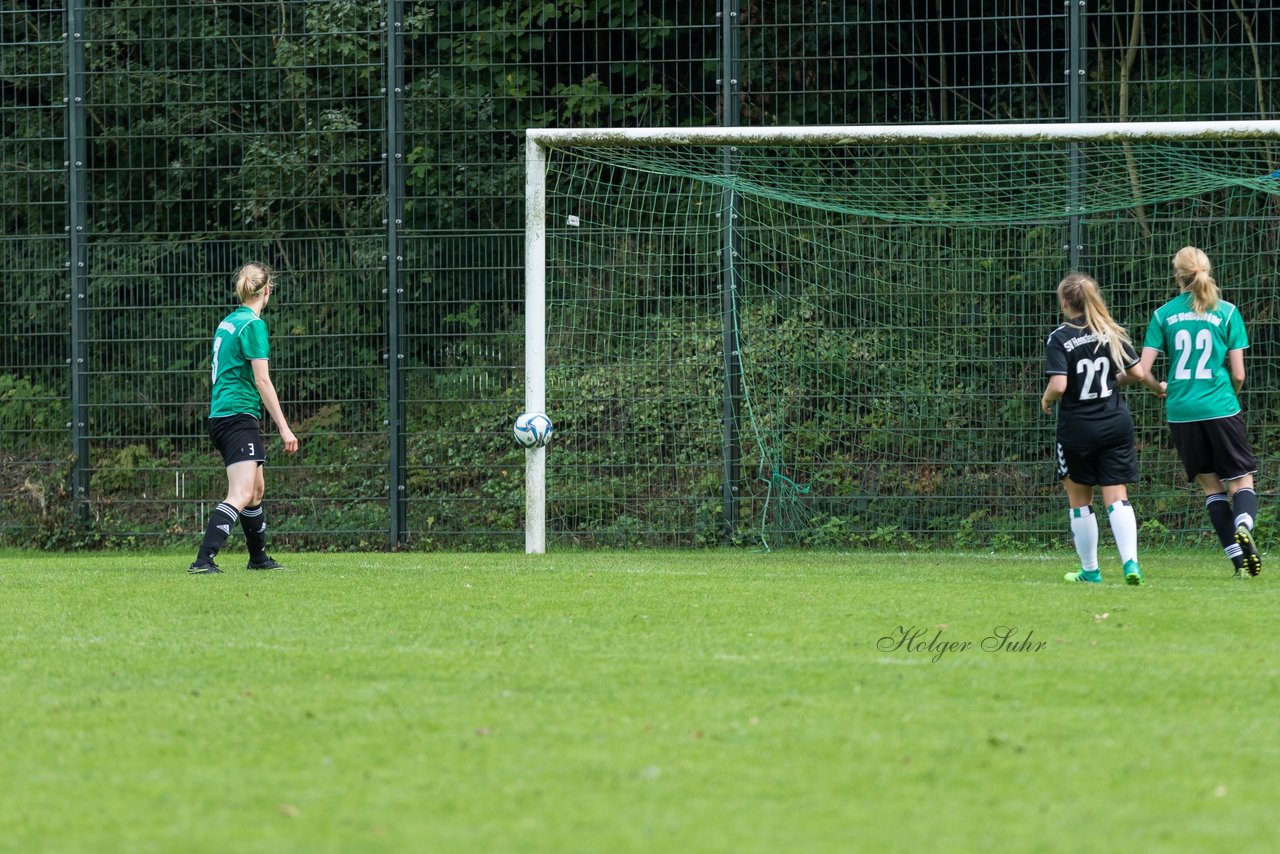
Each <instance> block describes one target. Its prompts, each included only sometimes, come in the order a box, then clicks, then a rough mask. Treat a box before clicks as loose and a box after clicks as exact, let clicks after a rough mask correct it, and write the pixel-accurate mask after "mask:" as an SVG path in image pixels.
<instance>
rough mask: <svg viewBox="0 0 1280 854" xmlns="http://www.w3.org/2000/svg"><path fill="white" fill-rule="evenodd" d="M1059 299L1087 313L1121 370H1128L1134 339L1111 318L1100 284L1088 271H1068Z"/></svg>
mask: <svg viewBox="0 0 1280 854" xmlns="http://www.w3.org/2000/svg"><path fill="white" fill-rule="evenodd" d="M1058 299H1060V300H1062V302H1063V303H1065V304H1066V306H1067V307H1068V308H1069V309H1071V311H1072V312H1073V313H1079V314H1081V315H1083V316H1084V325H1085V326H1087V327H1088V328H1089V329H1092V330H1093V333H1094V334H1095V335H1097V336H1098V343H1099V344H1102V345H1103V346H1105V347H1106V348H1107V351H1108V352H1109V353H1110V354H1111V364H1113V365H1115V367H1116V371H1117V373H1121V374H1123V373H1125V370H1126V364H1125V363H1126V362H1127V361H1128V359H1126V358H1125V351H1124V345H1126V344H1128V345H1129V346H1133V342H1132V341H1130V340H1129V334H1128V333H1127V332H1126V331H1125V328H1124V327H1123V326H1121V325H1120V324H1118V323H1116V322H1115V320H1114V319H1113V318H1112V317H1111V312H1110V311H1108V310H1107V303H1106V301H1105V300H1103V299H1102V292H1101V291H1100V290H1099V288H1098V283H1097V282H1096V281H1094V280H1093V278H1092V277H1090V276H1086V275H1085V274H1084V273H1068V274H1067V275H1066V277H1065V278H1064V279H1063V280H1062V281H1061V282H1059V283H1058Z"/></svg>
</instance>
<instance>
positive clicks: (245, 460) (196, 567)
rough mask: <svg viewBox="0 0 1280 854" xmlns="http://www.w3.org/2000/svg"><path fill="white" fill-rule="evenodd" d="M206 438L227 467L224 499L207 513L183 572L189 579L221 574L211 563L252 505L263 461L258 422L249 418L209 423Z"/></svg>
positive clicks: (226, 419)
mask: <svg viewBox="0 0 1280 854" xmlns="http://www.w3.org/2000/svg"><path fill="white" fill-rule="evenodd" d="M209 438H210V439H212V440H213V445H214V447H215V448H217V449H218V452H219V453H221V454H222V462H223V464H224V465H225V466H226V467H227V497H226V498H225V499H223V500H222V501H220V502H219V503H218V504H217V505H216V506H215V507H214V508H213V510H212V512H210V513H209V521H208V523H207V524H206V525H205V529H204V539H203V540H202V541H201V542H200V550H199V552H198V553H197V554H196V559H195V562H194V563H192V564H191V566H190V567H189V568H188V569H187V572H189V573H191V574H192V575H209V574H212V573H217V572H221V570H220V569H219V568H218V565H217V564H216V563H214V560H213V559H214V558H215V557H216V556H217V554H218V552H219V551H220V550H221V549H222V546H223V545H224V544H225V543H226V541H227V537H229V536H231V529H232V528H234V527H235V524H236V520H237V519H239V518H240V511H241V510H242V509H244V508H245V507H247V506H248V505H249V504H250V503H251V502H252V501H253V496H254V484H255V476H256V473H257V470H258V466H259V465H260V464H261V463H262V461H263V460H264V459H265V454H264V451H263V446H262V436H261V434H260V433H259V431H258V419H256V418H254V417H253V416H251V415H231V416H227V417H224V418H212V419H210V420H209Z"/></svg>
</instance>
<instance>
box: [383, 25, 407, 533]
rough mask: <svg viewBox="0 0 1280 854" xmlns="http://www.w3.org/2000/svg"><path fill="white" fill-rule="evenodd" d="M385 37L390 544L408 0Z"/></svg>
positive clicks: (399, 377)
mask: <svg viewBox="0 0 1280 854" xmlns="http://www.w3.org/2000/svg"><path fill="white" fill-rule="evenodd" d="M386 30H387V35H386V38H387V43H386V63H387V64H386V72H385V78H384V79H385V83H386V87H385V90H384V94H385V97H386V151H385V152H384V153H383V155H382V156H383V158H384V159H385V160H386V161H387V168H386V179H385V180H386V196H387V213H386V218H385V219H384V220H383V224H384V225H385V226H386V252H385V254H384V256H383V258H384V259H385V261H386V265H387V266H386V282H387V287H386V290H385V294H386V297H387V363H388V367H389V369H390V372H389V375H388V389H387V393H388V395H389V400H388V407H387V428H388V440H389V442H390V446H391V447H390V452H391V466H390V468H391V471H390V481H391V489H390V496H389V499H388V500H389V502H390V506H389V507H388V510H389V511H390V517H391V520H390V521H391V525H390V532H389V541H390V546H391V548H395V547H396V546H398V545H400V544H402V543H404V542H405V539H406V537H405V533H406V532H405V517H406V513H405V508H406V502H407V497H408V496H407V495H406V494H405V492H406V481H407V476H406V466H405V455H406V448H405V427H406V425H405V406H404V386H405V382H404V369H405V363H404V356H405V354H404V331H405V318H404V312H403V311H402V297H403V296H404V282H403V281H402V280H401V278H400V273H401V269H402V267H403V265H404V239H403V237H402V235H401V230H402V227H403V225H404V194H403V192H402V186H403V180H404V61H403V60H404V3H403V0H387V20H386Z"/></svg>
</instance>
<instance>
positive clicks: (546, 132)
mask: <svg viewBox="0 0 1280 854" xmlns="http://www.w3.org/2000/svg"><path fill="white" fill-rule="evenodd" d="M1224 138H1232V139H1267V138H1273V139H1277V140H1280V121H1273V120H1261V119H1255V120H1241V121H1208V122H1086V123H1065V122H1059V123H1051V124H1040V123H1037V124H986V125H973V124H969V125H850V126H840V125H833V126H815V127H700V128H590V129H586V128H584V129H567V128H566V129H550V128H530V129H529V130H527V131H526V132H525V233H524V251H525V300H524V309H525V331H524V347H525V355H524V360H525V361H524V379H525V411H526V412H546V411H547V408H546V407H547V377H546V371H547V340H546V328H547V287H546V285H547V280H546V259H547V253H546V235H547V223H546V187H547V180H546V178H547V151H548V150H549V149H560V148H572V147H573V146H574V145H591V146H596V147H600V146H616V147H619V148H660V147H664V146H672V147H674V146H679V145H690V144H696V145H726V146H768V145H775V146H776V145H780V144H787V145H796V144H801V145H806V146H811V147H822V146H840V145H850V144H855V143H872V142H879V143H889V142H901V143H910V144H913V145H920V144H928V143H940V142H983V141H992V142H1013V141H1019V140H1021V141H1026V142H1048V141H1056V142H1085V141H1089V140H1105V141H1112V142H1124V141H1126V140H1132V141H1135V142H1136V141H1139V140H1152V139H1205V140H1208V139H1224ZM548 414H550V413H548ZM553 420H554V419H553ZM546 454H547V449H546V448H530V449H528V450H526V451H525V477H524V483H525V526H524V534H525V552H526V553H528V554H542V553H544V552H545V551H546V549H547V531H546V524H547V514H546V499H547V460H546Z"/></svg>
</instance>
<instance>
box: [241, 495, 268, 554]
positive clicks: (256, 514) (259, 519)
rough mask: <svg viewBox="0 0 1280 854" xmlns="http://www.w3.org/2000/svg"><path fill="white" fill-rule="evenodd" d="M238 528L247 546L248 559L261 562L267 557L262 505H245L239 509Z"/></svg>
mask: <svg viewBox="0 0 1280 854" xmlns="http://www.w3.org/2000/svg"><path fill="white" fill-rule="evenodd" d="M240 528H241V530H243V531H244V541H245V543H247V544H248V546H249V560H250V561H252V562H253V563H262V562H263V561H265V560H266V559H267V520H266V517H265V516H263V515H262V505H261V504H257V505H255V506H253V507H246V508H244V509H243V510H241V511H240Z"/></svg>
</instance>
